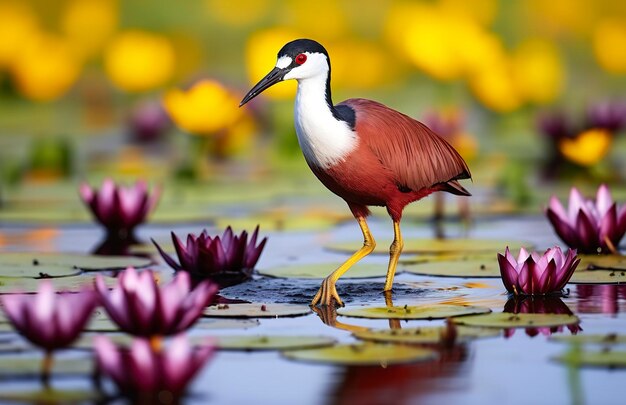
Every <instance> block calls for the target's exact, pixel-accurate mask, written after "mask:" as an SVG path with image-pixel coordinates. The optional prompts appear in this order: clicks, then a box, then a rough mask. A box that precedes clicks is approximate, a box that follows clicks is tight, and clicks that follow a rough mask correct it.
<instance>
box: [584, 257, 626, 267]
mask: <svg viewBox="0 0 626 405" xmlns="http://www.w3.org/2000/svg"><path fill="white" fill-rule="evenodd" d="M578 257H580V264H579V265H578V268H579V269H621V270H626V256H620V255H578Z"/></svg>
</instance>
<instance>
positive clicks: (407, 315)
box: [337, 304, 491, 319]
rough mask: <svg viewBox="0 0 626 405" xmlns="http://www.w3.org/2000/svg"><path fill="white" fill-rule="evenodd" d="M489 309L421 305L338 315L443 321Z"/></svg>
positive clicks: (345, 311)
mask: <svg viewBox="0 0 626 405" xmlns="http://www.w3.org/2000/svg"><path fill="white" fill-rule="evenodd" d="M489 312H491V310H490V309H489V308H484V307H474V306H469V305H467V306H466V305H444V304H441V305H421V306H408V305H405V306H403V307H364V308H339V309H338V310H337V314H338V315H342V316H349V317H352V318H369V319H443V318H449V317H453V316H463V315H471V314H486V313H489Z"/></svg>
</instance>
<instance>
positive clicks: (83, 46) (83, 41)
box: [61, 0, 118, 57]
mask: <svg viewBox="0 0 626 405" xmlns="http://www.w3.org/2000/svg"><path fill="white" fill-rule="evenodd" d="M117 20H118V10H117V1H116V0H72V1H71V2H70V3H69V4H68V6H67V8H66V9H65V10H64V12H63V14H62V16H61V29H62V30H63V32H64V33H65V34H66V35H67V37H68V39H69V40H70V41H71V42H72V44H74V46H75V48H76V51H77V52H79V54H81V55H83V56H84V57H92V56H95V55H96V53H98V52H99V51H100V50H101V49H102V48H103V47H104V45H105V44H106V41H107V40H108V39H109V38H110V37H111V36H112V35H113V33H114V31H115V29H116V27H117Z"/></svg>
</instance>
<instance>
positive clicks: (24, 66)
mask: <svg viewBox="0 0 626 405" xmlns="http://www.w3.org/2000/svg"><path fill="white" fill-rule="evenodd" d="M22 46H23V48H22V50H21V51H20V52H19V54H18V55H17V56H16V57H15V59H14V61H13V63H12V66H11V73H12V75H13V80H14V81H15V85H16V87H17V90H18V91H19V92H20V94H22V95H23V96H24V97H26V98H29V99H31V100H35V101H51V100H54V99H56V98H59V97H61V96H62V95H63V94H65V93H66V92H67V91H68V90H69V88H70V87H71V86H72V85H73V84H74V82H76V79H77V78H78V75H79V74H80V71H81V68H82V62H81V60H80V59H79V58H78V57H77V56H76V54H75V53H74V52H73V50H72V48H71V47H70V46H69V45H68V44H67V42H66V41H64V40H63V39H61V38H59V37H56V36H53V35H51V34H44V33H41V34H40V35H39V36H38V37H37V38H34V39H32V40H30V41H28V42H27V43H24V44H23V45H22Z"/></svg>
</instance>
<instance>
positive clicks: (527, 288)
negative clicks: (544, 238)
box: [498, 246, 580, 295]
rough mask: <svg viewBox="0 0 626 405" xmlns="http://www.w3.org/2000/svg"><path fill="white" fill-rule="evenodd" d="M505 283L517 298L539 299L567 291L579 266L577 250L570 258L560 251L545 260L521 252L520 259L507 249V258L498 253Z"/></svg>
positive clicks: (548, 254) (556, 249)
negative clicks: (541, 295)
mask: <svg viewBox="0 0 626 405" xmlns="http://www.w3.org/2000/svg"><path fill="white" fill-rule="evenodd" d="M498 263H499V264H500V274H501V275H502V283H503V284H504V286H505V287H506V289H507V290H508V291H509V292H512V293H513V294H515V295H520V294H521V295H540V294H549V293H553V292H559V291H561V290H562V289H563V287H565V284H567V282H568V281H569V279H570V278H571V277H572V274H574V270H576V266H578V263H580V259H578V258H577V256H576V250H569V251H568V252H567V255H566V254H564V253H563V251H561V248H560V247H558V246H557V247H554V248H550V249H548V250H547V251H546V252H545V253H544V254H543V255H542V256H540V255H539V254H538V253H537V252H532V253H529V252H528V251H526V249H524V248H521V249H520V252H519V256H518V257H517V259H516V258H515V257H513V255H512V254H511V252H510V251H509V248H508V246H507V248H506V251H505V254H504V256H503V255H501V254H500V253H498Z"/></svg>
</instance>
